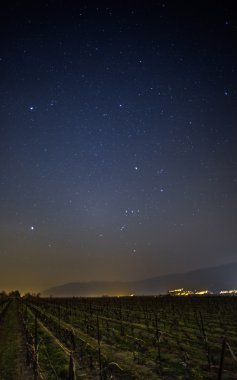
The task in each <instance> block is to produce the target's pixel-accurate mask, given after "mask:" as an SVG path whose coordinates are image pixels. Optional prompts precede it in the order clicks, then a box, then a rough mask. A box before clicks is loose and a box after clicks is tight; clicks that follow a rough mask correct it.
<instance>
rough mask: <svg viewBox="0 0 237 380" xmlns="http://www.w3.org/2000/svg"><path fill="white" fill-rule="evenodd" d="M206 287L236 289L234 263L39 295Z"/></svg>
mask: <svg viewBox="0 0 237 380" xmlns="http://www.w3.org/2000/svg"><path fill="white" fill-rule="evenodd" d="M175 288H185V289H191V290H194V289H197V290H201V289H208V290H210V291H212V292H219V291H220V290H222V289H237V263H231V264H226V265H221V266H216V267H211V268H202V269H197V270H194V271H191V272H186V273H179V274H169V275H164V276H158V277H154V278H149V279H145V280H140V281H130V282H119V281H114V282H113V281H111V282H105V281H95V282H72V283H67V284H64V285H60V286H55V287H53V288H50V289H47V290H45V291H44V292H43V293H42V295H43V296H50V295H51V296H55V297H73V296H85V297H90V296H102V295H108V296H116V295H130V294H135V295H155V294H164V293H167V291H168V290H170V289H175Z"/></svg>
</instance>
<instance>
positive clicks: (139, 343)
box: [0, 294, 237, 380]
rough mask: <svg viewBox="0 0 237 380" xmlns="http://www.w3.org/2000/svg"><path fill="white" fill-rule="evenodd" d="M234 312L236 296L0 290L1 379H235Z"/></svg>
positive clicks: (236, 328) (236, 339) (236, 329)
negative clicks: (3, 293) (23, 294)
mask: <svg viewBox="0 0 237 380" xmlns="http://www.w3.org/2000/svg"><path fill="white" fill-rule="evenodd" d="M236 312H237V297H221V296H219V297H217V296H204V297H171V296H160V297H121V298H118V297H116V298H112V297H102V298H61V299H60V298H40V297H32V296H28V297H24V298H21V297H19V296H17V297H16V294H15V296H12V295H11V297H7V296H3V297H1V299H0V368H1V371H2V372H0V378H1V379H7V380H11V379H25V380H27V379H39V380H40V379H42V380H43V379H45V380H54V379H55V380H56V379H69V380H75V379H85V380H87V379H88V380H90V379H100V380H102V379H103V380H104V379H124V380H126V379H127V380H129V379H131V380H132V379H144V380H147V379H151V380H153V379H154V380H155V379H164V380H168V379H186V380H189V379H190V380H201V379H206V380H209V379H210V380H212V379H216V380H217V379H218V380H221V379H222V380H227V379H228V380H232V379H233V380H234V379H236V378H237V358H236V355H235V354H236V353H237V319H236V314H237V313H236ZM3 363H4V364H3Z"/></svg>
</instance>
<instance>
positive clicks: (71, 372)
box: [68, 352, 76, 380]
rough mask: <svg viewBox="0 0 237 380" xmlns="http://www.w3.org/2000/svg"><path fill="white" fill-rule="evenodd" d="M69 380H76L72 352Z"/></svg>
mask: <svg viewBox="0 0 237 380" xmlns="http://www.w3.org/2000/svg"><path fill="white" fill-rule="evenodd" d="M68 380H76V373H75V364H74V359H73V354H72V352H71V354H70V360H69V370H68Z"/></svg>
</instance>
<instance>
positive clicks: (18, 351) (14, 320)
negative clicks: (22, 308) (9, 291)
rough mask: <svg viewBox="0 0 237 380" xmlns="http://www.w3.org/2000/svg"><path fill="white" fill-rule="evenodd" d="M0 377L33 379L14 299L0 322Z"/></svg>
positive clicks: (6, 378)
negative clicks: (26, 360) (27, 363)
mask: <svg viewBox="0 0 237 380" xmlns="http://www.w3.org/2000/svg"><path fill="white" fill-rule="evenodd" d="M0 379H1V380H32V379H33V372H32V371H31V369H30V368H28V367H27V366H26V363H25V348H24V338H23V336H22V333H21V327H20V323H19V320H18V317H17V305H16V302H14V301H12V302H11V304H10V305H9V307H8V308H7V310H6V314H5V316H4V317H3V320H2V321H1V323H0Z"/></svg>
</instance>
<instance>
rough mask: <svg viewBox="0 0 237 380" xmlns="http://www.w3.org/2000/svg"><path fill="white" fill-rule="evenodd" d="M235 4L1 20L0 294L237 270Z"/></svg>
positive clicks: (21, 13) (77, 8)
mask: <svg viewBox="0 0 237 380" xmlns="http://www.w3.org/2000/svg"><path fill="white" fill-rule="evenodd" d="M235 4H236V2H235V1H232V2H231V1H200V0H197V1H188V0H187V1H158V0H157V1H149V0H147V1H134V2H132V1H124V2H123V1H107V2H105V1H92V0H91V1H89V0H88V1H74V2H73V1H47V2H46V1H44V2H41V1H36V2H33V1H32V2H29V3H26V2H24V1H9V2H5V5H1V12H0V31H1V45H0V46H1V48H0V78H1V82H0V83H1V84H0V96H1V101H0V131H1V132H0V289H6V290H9V289H12V288H18V289H20V290H22V291H27V290H28V291H40V290H43V289H45V288H47V287H49V286H53V285H58V284H63V283H66V282H72V281H90V280H121V281H123V280H124V281H126V280H134V279H142V278H148V277H152V276H156V275H161V274H167V273H172V272H184V271H188V270H191V269H196V268H199V267H206V266H212V265H219V264H224V263H228V262H232V261H236V260H237V239H236V235H237V229H236V226H237V149H236V147H237V141H236V140H237V131H236V128H237V123H236V120H237V11H236V9H235Z"/></svg>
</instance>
